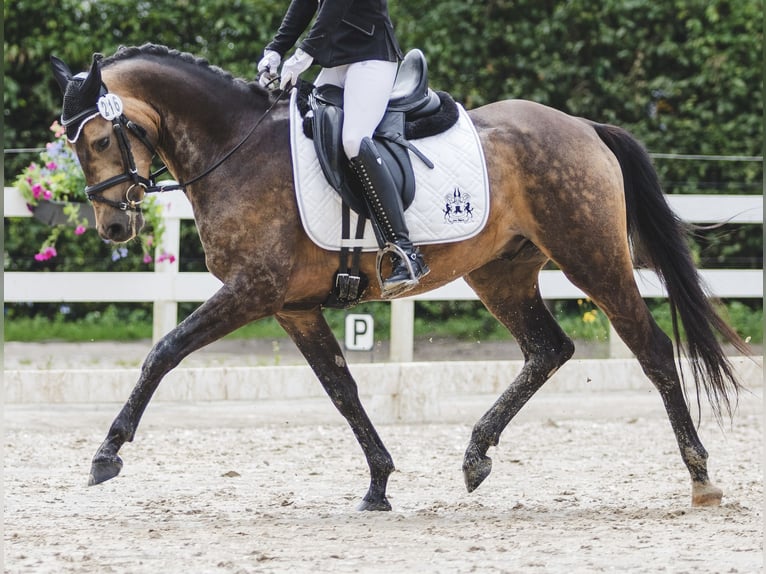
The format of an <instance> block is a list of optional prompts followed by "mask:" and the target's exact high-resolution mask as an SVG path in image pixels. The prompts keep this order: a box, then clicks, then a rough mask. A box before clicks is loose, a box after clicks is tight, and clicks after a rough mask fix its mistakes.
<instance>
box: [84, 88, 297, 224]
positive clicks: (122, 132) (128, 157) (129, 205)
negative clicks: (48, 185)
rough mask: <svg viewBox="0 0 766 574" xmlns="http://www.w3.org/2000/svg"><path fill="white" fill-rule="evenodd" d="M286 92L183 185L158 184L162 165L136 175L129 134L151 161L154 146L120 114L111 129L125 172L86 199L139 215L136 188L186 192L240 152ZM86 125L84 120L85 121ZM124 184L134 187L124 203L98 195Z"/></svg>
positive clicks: (97, 187) (92, 189)
mask: <svg viewBox="0 0 766 574" xmlns="http://www.w3.org/2000/svg"><path fill="white" fill-rule="evenodd" d="M104 91H106V86H104ZM287 91H288V90H287V89H283V90H281V91H280V92H279V94H278V95H277V97H276V99H275V100H274V101H273V102H272V103H271V105H270V106H269V107H268V108H267V109H266V111H265V112H263V114H262V115H261V117H259V118H258V121H256V122H255V124H253V126H252V127H251V128H250V131H248V132H247V134H246V135H245V137H243V138H242V140H240V142H239V143H238V144H237V145H236V146H234V147H233V148H232V149H231V150H229V151H228V152H227V153H226V154H224V155H223V156H222V157H221V158H220V159H219V160H218V161H216V162H215V163H214V164H213V165H211V166H210V167H208V168H207V169H206V170H204V171H203V172H202V173H200V174H199V175H197V176H195V177H193V178H191V179H190V180H188V181H186V182H184V183H175V182H170V181H168V182H165V183H162V182H159V183H157V181H156V180H157V177H159V176H160V175H162V174H164V173H166V172H167V171H168V167H167V165H165V164H163V165H162V167H160V168H159V169H158V170H156V171H154V172H151V173H150V174H149V177H148V178H146V177H143V176H142V175H140V174H139V173H138V169H137V168H136V161H135V159H134V158H133V151H132V148H131V145H130V139H129V138H128V132H130V133H132V134H133V135H134V136H136V138H138V141H140V142H141V143H142V144H143V145H144V146H145V147H146V148H147V149H148V150H149V153H150V155H151V157H152V158H154V157H155V155H156V150H155V148H154V145H153V144H152V142H151V141H149V138H148V137H147V135H146V130H145V129H144V128H142V127H141V126H139V125H138V124H136V123H135V122H133V121H131V120H129V119H128V118H127V117H126V116H125V114H120V115H119V116H117V117H116V118H114V119H113V120H112V129H113V130H114V133H115V136H116V138H117V144H118V145H119V146H120V153H121V154H122V163H123V165H124V167H125V171H124V172H123V173H121V174H118V175H115V176H114V177H110V178H109V179H106V180H104V181H102V182H99V183H96V184H93V185H88V186H86V187H85V195H86V197H87V198H88V200H89V201H91V202H98V203H104V204H106V205H109V206H111V207H114V208H117V209H119V210H121V211H136V212H138V213H140V212H141V203H142V201H143V197H142V198H141V199H138V200H135V199H131V197H130V195H131V191H132V190H133V189H136V188H140V189H143V192H144V194H146V193H159V192H164V191H173V190H176V189H185V188H186V186H188V185H191V184H193V183H195V182H197V181H199V180H201V179H202V178H203V177H205V176H207V175H209V174H210V173H211V172H213V171H214V170H215V169H217V168H218V167H220V166H221V164H223V162H225V161H226V160H227V159H229V158H230V157H231V156H232V155H234V153H235V152H236V151H237V150H238V149H239V148H241V147H242V146H243V145H244V144H245V142H246V141H247V140H248V139H249V138H250V136H251V135H253V132H255V130H256V128H257V127H258V126H259V125H260V124H261V122H262V121H263V120H264V119H265V118H266V116H267V115H268V114H269V113H270V112H271V110H273V109H274V106H276V105H277V102H279V101H280V100H281V99H282V97H283V96H284V95H285V93H287ZM86 121H87V120H86ZM126 182H132V184H133V185H131V186H130V187H129V188H128V190H127V191H126V192H125V199H124V200H123V201H113V200H111V199H107V198H106V197H104V196H103V195H101V194H102V193H103V192H104V191H106V190H107V189H109V188H110V187H114V186H115V185H120V184H121V183H126Z"/></svg>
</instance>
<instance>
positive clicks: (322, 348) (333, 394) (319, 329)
mask: <svg viewBox="0 0 766 574" xmlns="http://www.w3.org/2000/svg"><path fill="white" fill-rule="evenodd" d="M277 320H278V321H279V323H280V325H282V327H283V328H284V329H285V331H287V332H288V333H289V335H290V337H291V338H292V340H293V341H294V342H295V344H296V345H297V347H298V348H299V349H300V351H301V353H303V356H304V357H305V358H306V360H307V361H308V363H309V365H310V366H311V368H312V369H313V371H314V373H315V374H316V376H317V377H318V378H319V381H320V382H321V383H322V386H323V387H324V389H325V391H327V394H328V395H329V396H330V399H332V402H333V404H334V405H335V407H336V408H337V409H338V410H339V411H340V413H341V414H342V415H343V417H344V418H345V419H346V421H347V422H348V424H349V425H350V426H351V429H352V430H353V431H354V435H355V436H356V439H357V440H358V441H359V444H360V446H361V447H362V451H364V456H365V457H366V459H367V465H368V466H369V468H370V488H369V490H368V491H367V494H366V495H365V497H364V500H362V503H361V504H360V505H359V507H358V509H359V510H391V504H389V502H388V499H387V498H386V486H387V484H388V477H389V475H390V474H391V473H392V472H393V471H394V461H393V460H392V458H391V455H390V454H389V453H388V451H387V450H386V447H385V446H384V445H383V441H381V440H380V437H379V436H378V433H377V431H376V430H375V427H374V426H373V424H372V422H371V421H370V419H369V417H368V416H367V413H366V412H365V410H364V407H363V406H362V403H361V401H360V400H359V393H358V391H357V386H356V382H355V381H354V379H353V377H352V376H351V373H350V372H349V370H348V366H347V365H346V360H345V358H344V357H343V353H342V351H341V349H340V345H338V341H337V340H336V339H335V336H334V335H333V333H332V331H331V330H330V327H329V325H328V324H327V322H326V321H325V319H324V316H323V315H322V312H321V310H320V309H318V308H315V309H310V310H304V311H293V312H284V311H280V312H279V313H278V314H277Z"/></svg>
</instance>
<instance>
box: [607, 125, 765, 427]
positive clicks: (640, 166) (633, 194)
mask: <svg viewBox="0 0 766 574" xmlns="http://www.w3.org/2000/svg"><path fill="white" fill-rule="evenodd" d="M592 125H593V128H594V129H595V130H596V133H597V134H598V136H599V137H600V138H601V140H602V141H603V142H604V143H605V144H606V145H607V147H608V148H609V149H610V150H611V151H612V153H614V155H615V156H617V160H618V161H619V163H620V168H621V169H622V175H623V180H624V186H625V203H626V210H627V219H628V236H629V238H630V240H631V242H632V244H633V246H634V254H637V255H638V256H639V257H640V258H641V260H642V263H645V264H647V265H649V266H650V267H651V268H653V269H654V270H655V272H656V273H657V275H658V276H659V277H660V280H661V281H662V282H663V283H664V284H665V287H666V289H667V292H668V302H669V304H670V313H671V318H672V323H673V335H674V338H675V341H676V346H677V348H678V349H679V354H680V352H684V353H685V354H686V356H687V358H688V359H689V363H690V365H691V370H692V374H693V376H694V381H695V385H696V389H697V404H698V405H699V400H700V384H702V386H703V387H704V389H705V392H706V394H707V396H708V399H709V400H710V403H711V406H712V407H713V411H714V413H715V415H716V416H717V417H718V418H720V414H721V404H723V405H724V406H725V407H726V411H727V413H728V414H729V416H731V414H732V405H731V401H730V395H733V396H734V397H735V400H736V396H737V394H738V392H739V390H740V389H741V385H740V383H739V381H738V380H737V378H736V376H735V374H734V372H733V368H732V366H731V363H730V362H729V361H728V359H727V358H726V355H725V354H724V351H723V349H722V347H721V344H720V343H719V340H718V337H717V335H719V336H721V337H722V338H723V339H724V340H725V341H727V342H729V343H731V344H732V345H734V347H735V348H736V349H738V350H739V351H740V352H742V353H743V354H746V355H749V354H750V350H749V349H748V346H747V344H746V343H745V342H744V341H743V340H742V339H741V338H740V337H739V335H737V333H736V332H735V331H734V330H733V329H732V328H731V327H730V326H729V325H727V324H726V322H725V321H724V320H723V319H722V318H721V317H720V316H719V315H718V313H716V310H715V308H714V307H713V304H712V302H711V300H710V299H709V298H708V296H707V295H706V293H705V290H704V288H703V284H702V280H701V278H700V277H699V274H698V272H697V268H696V267H695V265H694V262H693V261H692V257H691V252H690V250H689V246H688V244H687V243H686V236H687V232H688V229H689V228H688V226H686V225H685V224H684V223H683V222H682V221H681V220H680V219H679V218H678V216H677V215H676V214H675V213H674V212H673V211H672V210H671V209H670V206H669V205H668V203H667V201H666V200H665V196H664V194H663V192H662V188H661V186H660V181H659V176H658V175H657V172H656V171H655V169H654V166H653V165H652V161H651V158H650V157H649V154H648V153H647V151H646V150H645V149H644V147H643V146H642V145H641V144H640V143H639V142H638V140H636V139H635V138H634V137H633V136H632V135H631V134H630V133H628V132H627V131H626V130H624V129H622V128H619V127H616V126H610V125H603V124H595V123H594V124H592ZM634 256H635V255H634ZM678 317H680V319H681V323H682V325H683V328H684V331H685V333H686V344H685V345H684V344H683V342H682V340H681V335H680V332H679V326H678ZM681 373H682V377H683V371H681Z"/></svg>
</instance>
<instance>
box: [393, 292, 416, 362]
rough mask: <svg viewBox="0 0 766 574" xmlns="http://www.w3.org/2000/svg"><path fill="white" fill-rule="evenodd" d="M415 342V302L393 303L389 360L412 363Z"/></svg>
mask: <svg viewBox="0 0 766 574" xmlns="http://www.w3.org/2000/svg"><path fill="white" fill-rule="evenodd" d="M414 340H415V301H414V300H412V299H394V300H393V301H391V348H390V349H389V359H390V360H391V361H392V362H394V363H407V362H410V361H412V357H413V345H414Z"/></svg>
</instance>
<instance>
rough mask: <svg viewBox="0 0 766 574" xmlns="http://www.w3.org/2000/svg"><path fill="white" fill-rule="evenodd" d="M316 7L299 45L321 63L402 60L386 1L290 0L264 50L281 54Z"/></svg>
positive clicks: (293, 42)
mask: <svg viewBox="0 0 766 574" xmlns="http://www.w3.org/2000/svg"><path fill="white" fill-rule="evenodd" d="M317 8H318V14H317V18H316V21H315V22H314V25H313V26H312V27H311V29H310V30H309V33H308V35H307V36H306V38H305V39H304V40H303V41H302V42H301V44H300V46H299V47H300V48H301V49H302V50H303V51H304V52H306V53H308V54H309V55H310V56H312V57H313V58H314V61H315V62H316V63H317V64H319V65H320V66H322V67H324V68H333V67H335V66H341V65H344V64H353V63H355V62H362V61H365V60H384V61H388V62H395V61H397V60H401V59H402V57H403V54H402V50H401V48H400V47H399V43H398V42H397V40H396V36H395V35H394V26H393V24H392V23H391V18H390V17H389V15H388V2H387V0H319V2H317V0H292V2H290V7H289V8H288V9H287V13H286V14H285V17H284V18H283V19H282V24H281V25H280V26H279V31H278V32H277V34H276V36H274V39H273V40H272V41H271V42H270V43H269V45H268V46H266V50H274V51H275V52H277V53H278V54H279V55H280V56H284V55H285V53H286V52H287V51H288V50H289V49H290V48H292V47H293V46H294V45H295V43H296V42H297V41H298V38H299V36H300V35H301V34H302V33H303V32H304V31H305V30H306V28H307V27H308V25H309V22H311V19H312V18H313V16H314V14H315V13H317Z"/></svg>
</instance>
